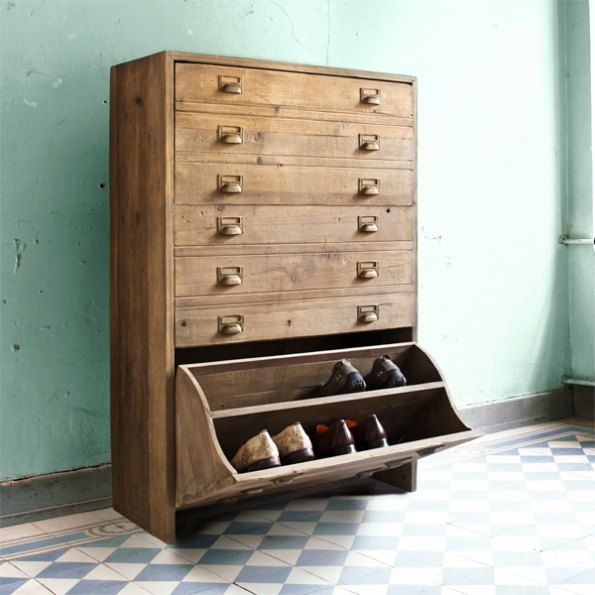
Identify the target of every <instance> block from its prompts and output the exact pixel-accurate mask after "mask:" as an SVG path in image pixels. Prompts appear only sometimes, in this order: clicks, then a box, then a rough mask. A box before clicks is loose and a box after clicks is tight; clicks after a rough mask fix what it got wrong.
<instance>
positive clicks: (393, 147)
mask: <svg viewBox="0 0 595 595" xmlns="http://www.w3.org/2000/svg"><path fill="white" fill-rule="evenodd" d="M219 126H225V127H240V128H243V142H242V143H241V144H227V143H223V142H221V141H220V140H219V136H218V127H219ZM360 135H377V136H378V137H379V148H378V150H375V151H368V150H364V149H362V148H360ZM414 147H415V143H414V140H413V129H412V128H411V127H409V126H386V125H379V124H369V123H368V124H358V123H354V122H348V121H347V122H334V121H326V120H298V119H287V120H284V119H282V118H250V117H248V116H233V117H232V116H224V115H212V114H202V113H196V112H180V113H178V114H177V115H176V151H177V152H178V153H208V154H209V155H258V156H261V157H264V156H268V155H277V156H279V155H288V156H291V155H295V156H298V157H310V158H317V157H326V158H336V159H357V160H358V161H359V162H361V163H362V164H365V163H367V162H368V161H376V160H385V161H386V160H388V161H408V162H411V161H413V157H414ZM313 161H315V159H313Z"/></svg>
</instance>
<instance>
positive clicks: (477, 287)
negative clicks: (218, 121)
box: [0, 0, 569, 478]
mask: <svg viewBox="0 0 595 595" xmlns="http://www.w3.org/2000/svg"><path fill="white" fill-rule="evenodd" d="M0 14H1V31H0V33H1V43H2V46H1V50H2V53H1V67H2V88H3V93H2V116H1V117H2V120H1V143H2V147H1V148H2V260H1V267H2V270H1V278H2V297H3V300H4V302H3V304H2V341H1V347H2V365H3V369H2V402H1V406H2V412H1V420H2V428H1V431H2V449H1V457H2V459H1V465H2V471H1V477H3V478H6V477H19V476H24V475H30V474H35V473H41V472H45V471H51V470H56V469H63V468H69V467H77V466H86V465H93V464H96V463H101V462H104V461H107V460H109V436H108V431H109V428H108V375H109V368H108V187H107V186H106V187H103V188H102V187H101V185H102V184H105V183H106V182H107V178H108V106H107V105H106V103H105V102H106V100H107V98H108V80H109V79H108V70H109V66H110V65H111V64H115V63H118V62H122V61H125V60H129V59H132V58H135V57H139V56H142V55H145V54H149V53H152V52H155V51H159V50H162V49H165V48H169V49H180V50H186V51H196V52H203V53H210V54H228V55H237V56H251V57H256V58H268V59H276V60H286V61H292V62H303V63H312V64H329V65H333V66H345V67H353V68H363V69H370V70H382V71H388V72H397V73H403V74H413V75H417V76H418V77H419V90H420V93H419V192H418V196H419V221H420V233H419V255H420V265H419V277H420V310H419V329H420V331H419V339H420V342H421V343H422V344H424V345H425V346H426V347H427V348H429V349H430V351H431V352H432V353H433V354H434V356H435V357H436V359H437V360H438V361H439V362H440V364H441V366H442V368H443V370H444V372H445V374H446V377H447V379H448V381H449V383H450V385H451V389H452V393H453V396H454V398H455V400H456V401H457V403H459V404H461V405H464V404H467V403H474V402H481V401H488V400H493V399H502V398H506V397H510V396H514V395H520V394H525V393H533V392H538V391H542V390H547V389H552V388H556V387H559V386H560V384H561V378H562V376H563V374H564V373H565V372H567V366H568V360H569V339H568V315H567V311H568V304H567V292H566V290H565V289H564V288H565V287H566V283H567V278H566V275H567V267H566V252H565V251H564V250H565V249H564V248H562V247H561V246H559V245H558V243H557V237H558V235H559V234H560V233H562V232H563V230H564V227H565V221H564V205H563V200H562V197H563V192H562V189H563V184H562V177H561V173H560V171H561V169H560V159H559V157H560V151H561V147H562V145H561V141H560V139H561V130H560V115H561V113H560V112H561V105H560V102H559V98H558V92H557V88H558V83H559V81H558V74H559V72H560V68H559V54H558V37H557V33H558V15H557V10H556V4H555V2H554V1H553V0H522V1H519V0H489V1H488V0H450V1H444V0H361V1H356V0H353V1H350V2H348V1H341V0H329V1H328V2H327V1H326V0H295V1H291V0H277V1H272V0H270V1H269V0H253V1H248V0H235V1H231V0H218V1H214V0H203V1H188V2H181V1H161V2H128V1H123V2H105V1H97V2H95V1H88V2H47V3H44V2H21V1H18V0H13V1H11V2H2V4H1V12H0Z"/></svg>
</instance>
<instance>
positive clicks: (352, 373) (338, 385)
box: [316, 355, 407, 397]
mask: <svg viewBox="0 0 595 595" xmlns="http://www.w3.org/2000/svg"><path fill="white" fill-rule="evenodd" d="M406 384H407V380H406V378H405V376H404V375H403V372H401V370H400V369H399V366H397V364H395V362H393V360H392V359H391V358H390V355H383V356H382V357H377V358H376V359H375V360H374V363H373V364H372V370H371V371H370V373H369V374H368V375H367V376H366V377H365V378H364V377H363V376H362V375H361V373H360V372H359V370H358V369H357V368H355V367H354V366H353V365H352V364H351V362H350V361H349V360H348V359H342V360H341V361H339V362H337V363H336V364H335V365H334V367H333V371H332V374H331V377H330V378H329V379H328V380H327V381H326V382H325V383H324V384H323V385H322V386H320V387H319V388H318V392H317V394H316V396H318V397H327V396H329V395H342V394H345V393H357V392H361V391H364V390H366V389H367V390H378V389H381V388H394V387H396V386H405V385H406Z"/></svg>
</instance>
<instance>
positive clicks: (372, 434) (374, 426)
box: [347, 413, 388, 450]
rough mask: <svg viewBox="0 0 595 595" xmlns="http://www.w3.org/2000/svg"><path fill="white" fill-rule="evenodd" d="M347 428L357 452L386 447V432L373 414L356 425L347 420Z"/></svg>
mask: <svg viewBox="0 0 595 595" xmlns="http://www.w3.org/2000/svg"><path fill="white" fill-rule="evenodd" d="M347 426H348V427H349V429H350V430H351V433H352V434H353V437H354V438H355V445H356V447H357V450H370V449H371V448H382V447H383V446H388V441H387V439H386V432H385V430H384V428H383V427H382V424H381V423H380V421H378V418H377V417H376V414H375V413H372V415H369V416H368V417H366V419H364V420H363V421H360V422H358V423H356V422H354V421H353V420H351V419H348V420H347Z"/></svg>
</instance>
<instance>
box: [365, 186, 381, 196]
mask: <svg viewBox="0 0 595 595" xmlns="http://www.w3.org/2000/svg"><path fill="white" fill-rule="evenodd" d="M361 194H363V195H364V196H376V195H377V194H380V190H378V186H364V187H363V188H362V191H361Z"/></svg>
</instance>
